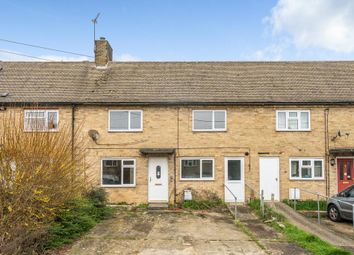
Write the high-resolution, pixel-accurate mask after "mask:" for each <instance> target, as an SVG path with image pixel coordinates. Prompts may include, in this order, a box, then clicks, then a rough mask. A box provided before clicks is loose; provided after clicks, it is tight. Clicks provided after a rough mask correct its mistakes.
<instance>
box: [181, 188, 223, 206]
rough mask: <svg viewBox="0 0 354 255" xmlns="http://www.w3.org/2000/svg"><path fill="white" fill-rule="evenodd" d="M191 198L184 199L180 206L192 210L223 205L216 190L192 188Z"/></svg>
mask: <svg viewBox="0 0 354 255" xmlns="http://www.w3.org/2000/svg"><path fill="white" fill-rule="evenodd" d="M192 196H193V200H186V201H184V202H183V203H182V208H189V209H193V210H206V209H211V208H217V207H221V206H223V205H224V202H223V201H222V199H221V198H220V197H219V196H218V195H217V193H216V192H214V191H210V190H198V191H197V190H192Z"/></svg>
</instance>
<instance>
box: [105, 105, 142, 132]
mask: <svg viewBox="0 0 354 255" xmlns="http://www.w3.org/2000/svg"><path fill="white" fill-rule="evenodd" d="M111 112H128V129H111ZM131 112H140V115H141V120H140V128H131V127H130V124H131V123H130V113H131ZM143 123H144V122H143V110H109V111H108V132H141V131H143Z"/></svg>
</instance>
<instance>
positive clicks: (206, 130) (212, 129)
mask: <svg viewBox="0 0 354 255" xmlns="http://www.w3.org/2000/svg"><path fill="white" fill-rule="evenodd" d="M195 112H212V113H213V114H212V119H211V121H212V128H211V129H197V128H195V127H194V113H195ZM215 112H224V113H225V128H215ZM192 131H196V132H220V131H227V110H193V111H192Z"/></svg>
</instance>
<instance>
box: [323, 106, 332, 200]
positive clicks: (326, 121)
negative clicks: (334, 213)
mask: <svg viewBox="0 0 354 255" xmlns="http://www.w3.org/2000/svg"><path fill="white" fill-rule="evenodd" d="M328 115H329V108H326V109H325V111H324V120H325V123H324V124H325V160H326V169H327V173H326V176H327V178H326V179H327V181H326V196H329V194H330V184H331V182H330V169H329V168H330V164H329V136H328Z"/></svg>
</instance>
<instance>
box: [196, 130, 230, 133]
mask: <svg viewBox="0 0 354 255" xmlns="http://www.w3.org/2000/svg"><path fill="white" fill-rule="evenodd" d="M192 132H193V133H215V132H220V133H226V132H227V129H225V130H195V129H194V130H192Z"/></svg>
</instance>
